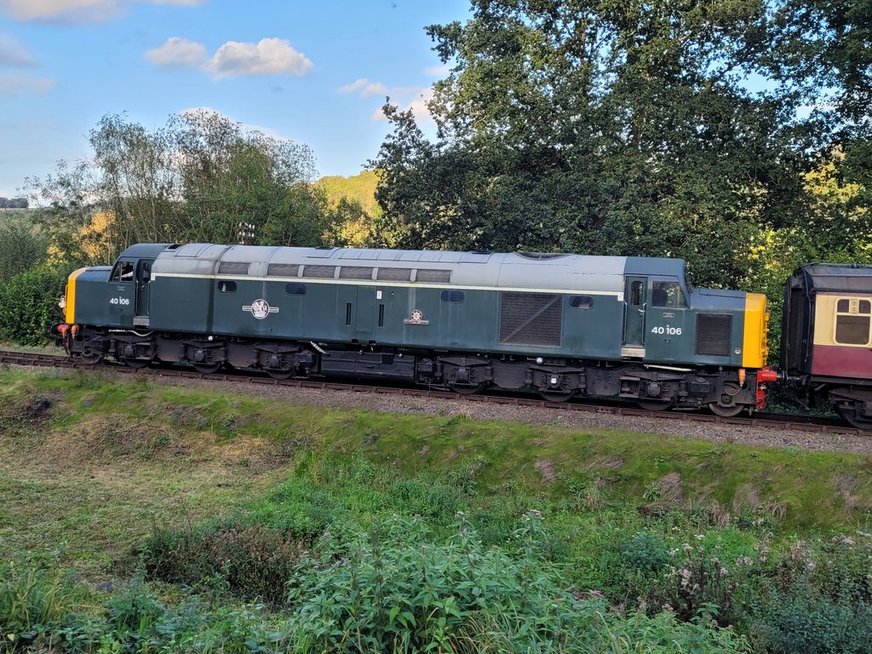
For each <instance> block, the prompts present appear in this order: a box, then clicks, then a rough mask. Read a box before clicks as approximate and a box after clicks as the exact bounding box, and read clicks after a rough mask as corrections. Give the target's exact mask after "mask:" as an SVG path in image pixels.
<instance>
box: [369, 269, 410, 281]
mask: <svg viewBox="0 0 872 654" xmlns="http://www.w3.org/2000/svg"><path fill="white" fill-rule="evenodd" d="M376 279H379V280H383V281H386V282H407V281H409V280H410V279H412V270H411V268H379V269H378V272H377V273H376Z"/></svg>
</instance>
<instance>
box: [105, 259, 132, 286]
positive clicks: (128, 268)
mask: <svg viewBox="0 0 872 654" xmlns="http://www.w3.org/2000/svg"><path fill="white" fill-rule="evenodd" d="M109 279H110V281H113V282H129V281H133V262H132V261H119V262H118V263H116V264H115V269H114V270H113V271H112V277H110V278H109Z"/></svg>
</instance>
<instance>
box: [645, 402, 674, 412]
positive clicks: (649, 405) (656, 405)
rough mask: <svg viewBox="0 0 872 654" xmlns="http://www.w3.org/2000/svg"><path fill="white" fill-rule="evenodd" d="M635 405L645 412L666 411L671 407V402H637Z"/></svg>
mask: <svg viewBox="0 0 872 654" xmlns="http://www.w3.org/2000/svg"><path fill="white" fill-rule="evenodd" d="M636 404H638V405H639V408H640V409H645V411H666V409H668V408H669V407H671V406H672V400H638V401H637V402H636Z"/></svg>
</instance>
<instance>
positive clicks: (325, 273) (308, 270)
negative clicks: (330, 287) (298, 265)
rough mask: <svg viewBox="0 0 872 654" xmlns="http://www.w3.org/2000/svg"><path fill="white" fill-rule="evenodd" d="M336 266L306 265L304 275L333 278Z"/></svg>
mask: <svg viewBox="0 0 872 654" xmlns="http://www.w3.org/2000/svg"><path fill="white" fill-rule="evenodd" d="M335 273H336V266H306V267H305V268H303V277H318V278H320V279H333V276H334V274H335Z"/></svg>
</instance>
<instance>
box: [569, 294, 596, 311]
mask: <svg viewBox="0 0 872 654" xmlns="http://www.w3.org/2000/svg"><path fill="white" fill-rule="evenodd" d="M569 306H571V307H573V308H574V309H590V308H591V307H593V298H592V297H590V296H589V295H572V296H570V297H569Z"/></svg>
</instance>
